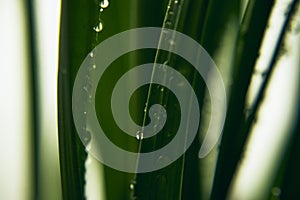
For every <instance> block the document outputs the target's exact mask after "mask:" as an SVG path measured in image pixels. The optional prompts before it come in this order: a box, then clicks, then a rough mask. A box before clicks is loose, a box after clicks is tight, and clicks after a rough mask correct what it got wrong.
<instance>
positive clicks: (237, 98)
mask: <svg viewBox="0 0 300 200" xmlns="http://www.w3.org/2000/svg"><path fill="white" fill-rule="evenodd" d="M273 3H274V2H273V1H271V0H268V1H259V0H250V1H249V3H248V6H247V9H246V13H245V17H244V19H243V22H242V25H241V29H240V33H239V39H238V44H237V54H236V58H235V62H234V70H235V72H234V84H233V87H232V92H231V96H230V101H229V108H228V113H227V118H226V122H225V126H224V130H223V136H222V140H221V144H220V149H219V155H218V161H217V167H216V172H215V178H214V183H213V189H212V193H211V199H222V198H224V197H226V196H227V192H228V188H229V185H230V182H231V180H232V177H233V174H234V172H235V170H236V166H237V164H238V162H239V160H240V157H241V154H242V152H243V148H244V144H245V141H246V138H247V136H248V133H243V134H240V132H239V131H240V128H241V125H242V124H244V120H245V117H244V105H245V97H246V93H247V89H248V86H249V84H250V78H251V75H252V72H253V68H254V64H255V61H256V58H257V55H258V52H259V48H260V44H261V41H262V38H263V34H264V31H265V28H266V25H267V20H268V17H269V15H270V11H271V8H272V5H273Z"/></svg>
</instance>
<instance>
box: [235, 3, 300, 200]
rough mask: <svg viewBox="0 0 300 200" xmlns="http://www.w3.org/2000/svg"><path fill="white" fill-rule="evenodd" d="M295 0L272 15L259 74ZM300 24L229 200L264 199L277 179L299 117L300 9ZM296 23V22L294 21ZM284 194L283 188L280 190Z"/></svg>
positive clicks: (269, 90)
mask: <svg viewBox="0 0 300 200" xmlns="http://www.w3.org/2000/svg"><path fill="white" fill-rule="evenodd" d="M289 2H291V1H277V2H276V7H275V8H276V9H275V10H274V11H273V13H272V17H271V23H270V28H269V29H268V32H267V35H266V39H265V40H264V45H263V48H262V51H261V57H260V59H259V61H258V63H257V65H256V70H257V71H258V72H263V71H264V70H266V68H265V66H268V63H269V60H270V56H271V53H272V52H270V49H274V45H275V43H276V39H277V38H278V34H279V31H280V28H281V25H282V22H283V19H284V18H283V16H285V15H284V12H285V11H286V8H287V5H288V3H289ZM296 16H298V18H297V23H294V24H293V25H294V26H293V27H292V32H291V33H289V34H288V36H287V37H286V38H285V47H284V48H285V51H286V52H285V53H284V54H283V55H282V56H281V57H280V59H279V61H278V62H277V64H276V66H275V69H274V70H275V71H274V73H273V76H272V78H271V81H270V83H269V86H268V88H267V92H266V94H265V99H264V101H263V103H262V109H261V110H260V112H259V114H258V118H257V122H256V124H255V126H254V128H253V130H252V133H253V134H251V137H250V139H249V142H248V144H247V148H246V153H245V155H244V159H243V161H242V163H241V167H240V169H239V171H238V173H237V175H236V177H235V181H234V184H233V187H232V193H231V196H230V198H229V199H246V200H247V199H262V198H263V199H264V198H266V197H268V196H265V195H269V194H268V193H267V194H266V193H264V192H265V191H269V192H270V193H271V187H272V183H273V180H274V178H275V176H276V173H277V170H278V167H279V166H280V163H281V161H282V158H283V154H284V153H285V150H286V147H287V143H288V142H289V140H290V136H291V135H290V133H291V127H293V126H294V125H295V123H298V122H296V121H295V120H293V117H294V116H295V111H296V110H297V109H296V106H299V105H298V102H297V98H298V95H299V74H300V67H299V65H300V64H299V63H300V58H299V55H300V34H299V30H298V31H297V29H299V27H298V28H297V27H296V26H300V19H299V9H298V15H296ZM294 22H296V20H295V21H294ZM259 76H261V74H257V75H255V77H254V79H253V80H252V91H251V94H250V97H249V101H250V102H252V101H253V98H254V96H255V95H256V94H257V93H256V90H257V88H258V85H259V84H260V83H261V77H259ZM276 192H277V193H280V189H276Z"/></svg>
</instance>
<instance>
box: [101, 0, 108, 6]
mask: <svg viewBox="0 0 300 200" xmlns="http://www.w3.org/2000/svg"><path fill="white" fill-rule="evenodd" d="M100 6H101V8H107V7H108V6H109V1H108V0H103V1H101V3H100Z"/></svg>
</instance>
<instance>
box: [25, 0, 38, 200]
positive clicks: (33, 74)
mask: <svg viewBox="0 0 300 200" xmlns="http://www.w3.org/2000/svg"><path fill="white" fill-rule="evenodd" d="M25 6H26V9H24V10H25V11H26V12H27V13H26V14H27V17H28V19H27V21H28V27H29V28H28V35H29V38H28V41H27V42H28V46H29V55H30V57H29V62H30V65H29V66H30V67H31V68H30V69H29V71H30V78H29V80H31V83H30V87H31V91H32V94H31V95H30V98H31V105H30V106H29V107H30V108H31V109H32V111H31V113H32V119H30V122H31V123H32V125H31V126H32V135H31V137H30V140H31V141H32V150H31V151H32V155H33V160H32V163H33V164H32V166H31V170H32V172H31V174H32V176H33V177H32V180H33V194H34V196H33V198H34V199H38V196H39V191H40V189H39V185H40V184H39V177H38V174H39V167H38V163H39V160H38V158H39V147H38V141H39V134H38V130H39V121H40V120H39V109H38V108H39V101H38V97H39V94H38V78H37V74H38V71H37V52H36V48H37V46H36V42H35V41H36V40H35V37H36V33H35V30H36V29H35V21H34V8H33V1H32V0H27V1H26V3H25Z"/></svg>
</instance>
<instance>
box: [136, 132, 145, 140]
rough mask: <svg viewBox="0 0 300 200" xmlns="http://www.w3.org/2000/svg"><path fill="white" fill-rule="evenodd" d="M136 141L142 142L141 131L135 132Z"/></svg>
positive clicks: (142, 134) (142, 135)
mask: <svg viewBox="0 0 300 200" xmlns="http://www.w3.org/2000/svg"><path fill="white" fill-rule="evenodd" d="M136 139H137V140H142V139H144V133H143V132H142V131H137V132H136Z"/></svg>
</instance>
